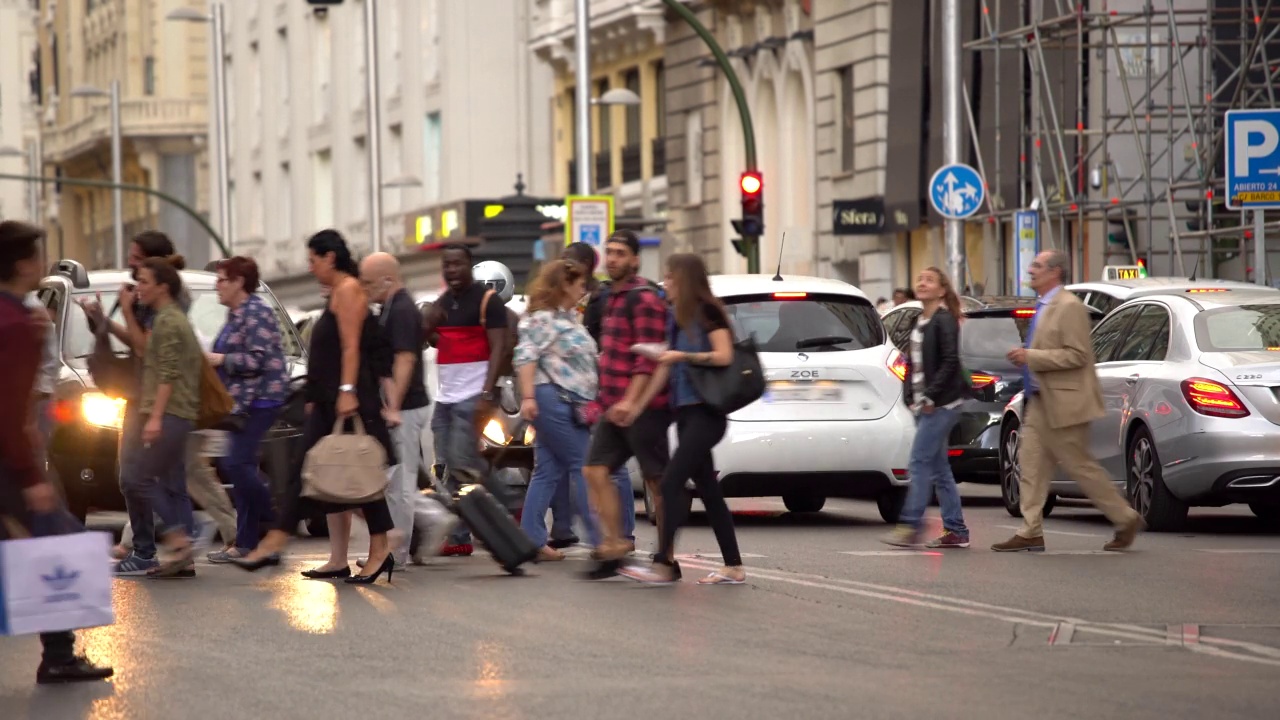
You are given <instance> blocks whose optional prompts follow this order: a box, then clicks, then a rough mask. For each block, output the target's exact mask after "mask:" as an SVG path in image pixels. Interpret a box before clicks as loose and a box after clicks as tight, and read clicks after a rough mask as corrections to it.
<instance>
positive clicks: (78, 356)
mask: <svg viewBox="0 0 1280 720" xmlns="http://www.w3.org/2000/svg"><path fill="white" fill-rule="evenodd" d="M100 289H101V288H100ZM94 292H95V291H94V290H89V291H87V292H77V293H75V295H74V296H73V298H72V300H73V302H72V303H71V304H69V305H68V306H67V317H66V329H65V330H64V331H63V333H62V357H63V359H65V360H66V361H67V363H69V364H71V365H74V366H76V367H81V368H83V367H85V362H86V360H87V359H88V357H89V355H90V354H92V353H93V346H94V343H95V339H94V335H93V333H92V332H90V330H89V321H88V319H87V318H86V317H85V314H84V310H83V309H81V308H80V306H79V303H80V302H82V301H84V300H89V299H92V298H93V297H94ZM256 294H257V296H258V297H260V298H262V300H263V301H265V302H266V303H267V305H269V306H271V309H272V310H274V311H275V315H276V322H277V323H279V324H280V335H281V337H283V338H284V354H285V355H287V356H289V357H294V358H300V357H302V346H301V345H300V344H299V343H298V338H297V336H296V335H295V334H294V332H293V330H292V328H293V323H292V321H290V320H289V316H288V314H287V313H285V312H284V309H283V308H281V307H280V305H279V303H277V302H276V301H275V299H274V298H273V297H272V296H271V295H270V294H268V293H265V292H262V291H259V292H257V293H256ZM103 310H104V311H105V310H107V307H103ZM111 317H112V319H113V320H116V321H118V322H123V320H122V316H121V314H120V308H119V307H118V306H117V307H116V308H115V311H114V312H113V313H112V316H111ZM187 317H188V318H190V320H191V325H192V327H193V328H194V329H195V331H196V335H197V337H199V338H200V339H202V340H208V341H209V342H210V343H212V342H213V341H214V339H216V338H217V337H218V333H219V332H221V331H222V326H223V325H224V324H226V322H227V308H226V306H224V305H223V304H222V303H220V302H218V295H217V293H216V292H215V291H214V289H213V288H203V289H195V290H191V310H190V312H188V313H187ZM111 348H112V349H113V350H115V351H116V352H117V353H121V354H123V353H124V351H125V349H124V345H123V344H122V343H121V342H120V340H119V339H117V338H116V337H115V336H114V335H112V336H111Z"/></svg>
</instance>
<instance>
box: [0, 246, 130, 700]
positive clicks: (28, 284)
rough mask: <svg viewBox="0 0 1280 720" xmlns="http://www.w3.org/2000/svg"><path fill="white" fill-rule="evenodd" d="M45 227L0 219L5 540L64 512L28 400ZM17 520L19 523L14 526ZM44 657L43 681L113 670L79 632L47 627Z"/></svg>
mask: <svg viewBox="0 0 1280 720" xmlns="http://www.w3.org/2000/svg"><path fill="white" fill-rule="evenodd" d="M43 238H44V232H43V231H41V230H40V229H39V228H37V227H33V226H31V225H26V224H23V223H17V222H4V223H0V347H2V348H4V351H3V352H0V397H3V398H6V399H7V402H8V403H9V407H8V408H7V411H6V412H4V413H0V540H4V539H7V538H8V537H9V533H10V532H11V530H10V528H13V529H14V530H17V531H20V532H22V533H24V534H27V533H30V532H31V528H32V525H33V523H32V521H33V519H35V517H36V516H38V515H41V514H46V513H54V512H58V511H59V510H60V500H59V499H58V493H57V491H56V490H55V489H54V487H53V485H52V484H51V483H50V482H49V481H48V479H47V478H46V477H45V476H44V472H43V470H42V469H41V465H42V463H41V462H40V461H39V459H38V458H37V457H36V452H35V448H36V447H37V444H36V443H33V442H32V438H33V434H34V428H33V427H32V426H31V402H32V399H33V390H34V386H35V380H36V371H37V369H38V368H39V365H40V348H41V342H42V341H43V337H42V336H41V332H42V327H43V324H42V323H38V322H37V321H36V320H34V319H33V318H32V317H31V312H30V311H29V310H28V309H27V308H26V306H25V305H24V304H23V297H25V296H26V294H27V293H30V292H33V291H34V290H35V289H36V288H37V287H39V285H40V274H41V273H40V270H41V268H40V242H41V240H42V239H43ZM14 525H16V526H17V527H14ZM40 641H41V642H42V643H43V644H44V659H43V661H42V662H41V663H40V669H39V670H38V671H37V673H36V682H37V683H39V684H41V685H47V684H54V683H68V682H83V681H87V680H102V679H105V678H109V677H111V675H112V670H111V668H104V667H97V666H96V665H94V664H93V663H91V662H89V661H88V660H87V659H86V658H84V657H83V656H77V655H76V654H75V646H76V636H75V634H74V633H70V632H59V633H45V634H43V635H41V636H40Z"/></svg>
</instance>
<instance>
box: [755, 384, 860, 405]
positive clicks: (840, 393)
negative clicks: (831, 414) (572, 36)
mask: <svg viewBox="0 0 1280 720" xmlns="http://www.w3.org/2000/svg"><path fill="white" fill-rule="evenodd" d="M763 400H764V401H765V402H766V403H770V404H775V403H799V402H819V403H838V402H844V390H842V389H841V388H839V387H835V386H831V385H790V386H782V387H776V386H774V387H770V388H768V389H767V390H765V391H764V398H763Z"/></svg>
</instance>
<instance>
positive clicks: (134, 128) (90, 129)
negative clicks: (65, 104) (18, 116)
mask: <svg viewBox="0 0 1280 720" xmlns="http://www.w3.org/2000/svg"><path fill="white" fill-rule="evenodd" d="M81 102H83V101H81ZM208 132H209V115H208V107H207V106H206V104H205V103H204V102H203V101H200V100H181V99H170V98H137V99H124V100H121V101H120V134H121V136H122V137H125V138H138V139H141V138H194V137H197V136H206V135H208ZM110 139H111V108H110V106H109V105H108V104H107V103H105V102H98V103H96V104H94V105H93V107H92V108H91V109H90V110H89V111H88V113H87V114H85V115H84V116H83V117H81V118H79V119H77V120H75V121H73V122H70V123H68V124H66V125H60V126H58V127H57V128H54V129H53V130H52V131H50V132H48V133H46V134H45V140H44V146H45V153H46V155H47V156H48V157H49V159H51V160H52V161H53V162H65V161H66V160H68V159H69V158H72V157H75V156H76V155H79V154H81V153H84V152H86V151H88V150H90V149H92V148H93V147H94V145H96V144H98V143H100V142H110Z"/></svg>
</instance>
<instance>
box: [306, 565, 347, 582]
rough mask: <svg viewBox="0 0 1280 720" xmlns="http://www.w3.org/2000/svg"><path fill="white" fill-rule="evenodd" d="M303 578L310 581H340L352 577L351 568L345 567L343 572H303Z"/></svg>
mask: <svg viewBox="0 0 1280 720" xmlns="http://www.w3.org/2000/svg"><path fill="white" fill-rule="evenodd" d="M302 577H304V578H307V579H308V580H338V579H340V578H349V577H351V568H349V567H344V568H342V569H341V570H303V571H302Z"/></svg>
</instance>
